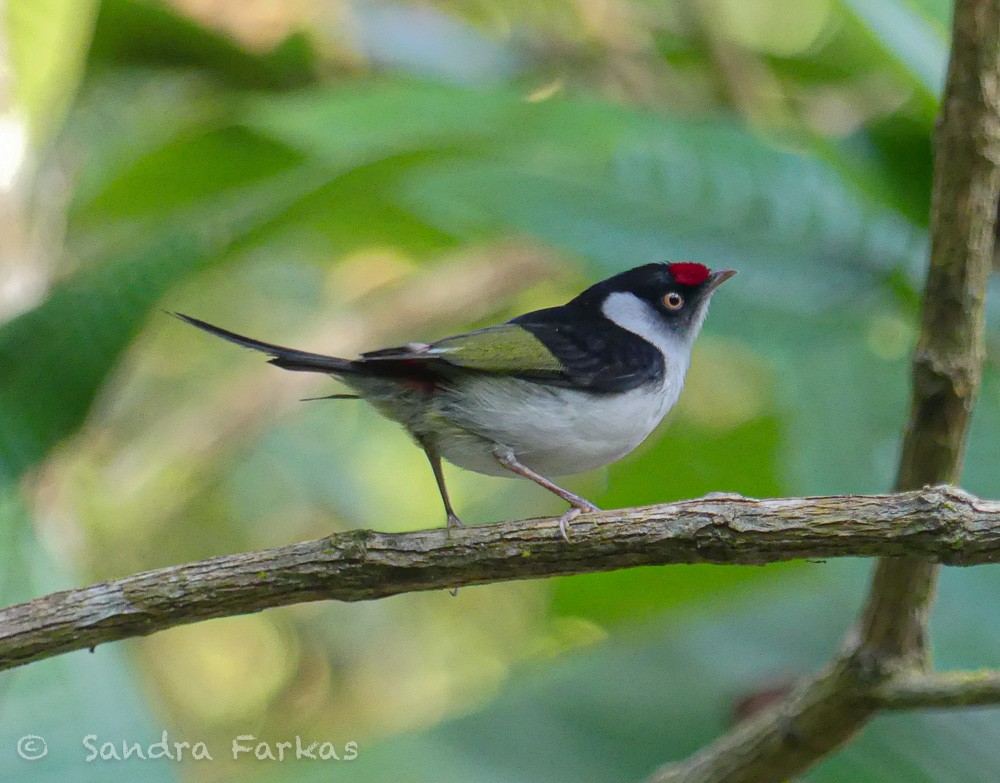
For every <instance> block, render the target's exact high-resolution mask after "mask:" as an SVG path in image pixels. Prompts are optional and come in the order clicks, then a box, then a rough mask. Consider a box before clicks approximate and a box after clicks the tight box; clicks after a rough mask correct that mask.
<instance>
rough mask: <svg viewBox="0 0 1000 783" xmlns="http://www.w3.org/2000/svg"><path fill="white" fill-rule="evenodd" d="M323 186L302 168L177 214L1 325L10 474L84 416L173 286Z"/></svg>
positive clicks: (4, 458) (1, 411)
mask: <svg viewBox="0 0 1000 783" xmlns="http://www.w3.org/2000/svg"><path fill="white" fill-rule="evenodd" d="M324 179H325V177H324ZM315 187H317V176H316V174H315V172H301V171H299V172H294V171H293V172H291V174H286V175H284V176H282V177H275V178H270V179H267V180H265V181H264V182H263V183H262V184H256V185H254V186H252V187H249V188H244V189H241V190H238V191H237V192H235V193H231V194H229V196H228V198H226V199H218V200H216V201H215V202H213V204H212V205H211V207H203V208H198V209H197V210H196V211H195V212H194V213H193V214H185V215H180V216H176V217H175V219H174V220H173V221H172V222H171V223H170V224H169V225H168V226H167V228H165V229H164V230H163V231H162V232H161V233H159V234H158V235H156V236H153V237H151V238H150V239H148V240H147V241H146V242H144V243H143V244H142V245H140V246H139V248H137V249H135V250H133V251H131V252H128V253H126V254H124V255H122V256H121V257H119V258H115V259H111V260H109V261H107V262H105V263H103V264H99V265H96V266H92V267H88V268H85V269H83V270H82V271H81V272H80V273H78V274H77V275H75V276H74V277H72V278H71V279H69V280H68V281H66V282H65V283H63V284H62V285H60V286H59V287H57V288H56V289H55V290H54V291H53V292H52V294H51V296H50V297H49V298H48V299H47V300H46V301H45V302H43V303H42V304H41V305H39V306H38V307H37V308H35V309H34V310H32V311H30V312H28V313H25V314H24V315H22V316H20V317H18V318H16V319H14V320H13V321H11V322H10V323H8V324H6V325H5V326H3V327H2V328H0V367H3V368H4V370H3V372H2V374H0V421H2V422H3V425H2V428H0V476H6V477H8V478H11V479H13V478H16V477H17V476H19V475H20V474H21V473H22V472H23V471H24V470H26V469H27V468H28V467H30V466H31V465H34V464H35V463H37V462H38V461H40V460H41V459H42V458H43V457H44V456H45V455H46V454H47V452H48V451H49V449H51V448H52V447H53V446H54V445H55V444H56V443H58V442H59V441H60V440H61V439H63V438H65V437H66V436H67V435H69V434H70V433H72V432H73V430H74V429H75V428H76V427H77V426H78V425H79V424H80V423H81V422H82V421H83V418H84V416H85V415H86V413H87V411H88V410H89V408H90V404H91V402H92V401H93V399H94V396H95V395H96V393H97V391H98V389H99V388H100V387H101V385H102V383H103V381H104V379H105V377H106V376H107V374H108V372H109V371H110V370H111V369H112V368H113V367H114V366H115V365H116V364H117V362H118V359H119V358H120V356H121V355H122V353H123V352H124V350H125V349H126V348H127V346H128V345H129V343H130V342H131V341H132V339H133V338H134V337H135V335H136V334H137V333H138V331H139V329H140V328H141V326H142V323H143V321H144V320H145V317H146V314H147V313H148V311H149V310H150V308H152V307H153V306H154V305H155V304H156V302H157V301H159V299H160V297H162V296H163V294H164V293H165V292H166V291H167V290H168V288H169V287H170V286H171V285H173V284H174V283H176V282H177V281H178V280H180V279H181V278H182V277H184V276H185V275H187V274H190V273H191V272H192V271H195V270H197V269H200V268H204V267H205V266H206V265H208V264H210V263H213V262H216V261H218V260H220V259H221V258H223V257H224V254H225V252H226V251H227V250H228V249H229V248H231V247H232V246H233V245H234V244H235V243H237V242H239V241H242V240H245V239H246V238H247V237H248V236H250V235H252V233H253V232H254V231H257V230H259V229H260V228H261V227H262V226H263V225H264V224H266V223H267V222H268V221H270V220H273V219H274V218H275V216H277V215H279V214H280V213H281V212H282V211H283V210H285V209H287V208H288V206H289V204H290V203H293V202H294V201H296V200H298V199H299V198H301V197H302V196H304V195H305V194H306V193H308V192H311V191H312V190H314V189H315Z"/></svg>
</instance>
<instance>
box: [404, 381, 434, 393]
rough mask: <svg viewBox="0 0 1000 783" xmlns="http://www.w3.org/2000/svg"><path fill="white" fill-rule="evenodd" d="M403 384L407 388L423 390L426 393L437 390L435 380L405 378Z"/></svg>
mask: <svg viewBox="0 0 1000 783" xmlns="http://www.w3.org/2000/svg"><path fill="white" fill-rule="evenodd" d="M403 385H404V386H405V387H406V388H407V389H413V391H418V392H423V393H424V394H433V393H434V392H435V391H437V384H435V383H434V381H430V380H424V379H422V378H404V379H403Z"/></svg>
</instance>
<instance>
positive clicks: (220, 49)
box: [88, 0, 316, 88]
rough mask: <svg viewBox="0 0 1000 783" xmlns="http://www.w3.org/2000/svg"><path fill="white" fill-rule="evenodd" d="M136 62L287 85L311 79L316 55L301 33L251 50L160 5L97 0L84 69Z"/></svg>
mask: <svg viewBox="0 0 1000 783" xmlns="http://www.w3.org/2000/svg"><path fill="white" fill-rule="evenodd" d="M135 64H139V65H142V66H144V67H149V66H150V65H154V64H157V65H161V66H168V67H171V68H197V69H199V70H202V71H206V72H212V73H215V74H217V75H219V76H222V77H224V78H225V79H226V80H227V81H228V82H229V83H230V84H233V85H237V86H241V87H261V88H279V87H281V88H289V87H294V86H298V85H302V84H307V83H309V82H310V81H312V80H313V78H314V76H315V69H316V57H315V55H314V53H313V52H312V50H311V48H310V46H309V43H308V41H307V39H306V37H305V36H304V35H301V34H296V35H293V36H290V37H289V38H288V39H287V40H286V41H285V42H284V43H283V44H282V45H280V46H278V47H277V48H275V49H272V50H270V51H269V52H266V53H264V54H255V53H253V52H250V51H248V50H247V49H244V48H243V47H241V46H240V45H239V44H238V43H237V42H236V41H234V40H233V39H232V38H229V37H228V36H225V35H223V34H221V33H217V32H215V31H214V30H211V29H209V28H207V27H204V26H202V25H199V24H198V23H197V22H195V21H194V20H193V19H191V18H189V17H187V16H184V15H182V14H180V13H177V12H176V11H174V10H172V9H171V8H170V7H169V5H167V4H165V3H159V2H148V1H147V0H102V2H101V12H100V14H99V15H98V17H97V23H96V27H95V29H94V42H93V46H92V47H91V52H90V63H89V64H88V66H89V69H91V70H95V69H97V68H99V67H102V66H104V67H107V66H110V65H114V66H122V65H135Z"/></svg>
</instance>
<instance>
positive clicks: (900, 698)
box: [874, 669, 1000, 710]
mask: <svg viewBox="0 0 1000 783" xmlns="http://www.w3.org/2000/svg"><path fill="white" fill-rule="evenodd" d="M874 695H875V698H876V700H877V701H878V703H879V706H880V707H881V708H882V709H884V710H912V709H928V708H931V707H938V708H940V707H973V706H976V705H983V704H997V703H998V702H1000V671H993V670H991V669H984V670H982V671H977V672H940V673H937V672H935V673H931V674H925V673H922V672H912V673H907V674H903V675H901V676H899V677H894V678H893V679H891V680H889V681H888V682H886V683H884V684H882V685H881V686H879V688H878V689H877V690H876V691H875V694H874Z"/></svg>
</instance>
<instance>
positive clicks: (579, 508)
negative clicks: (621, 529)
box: [493, 446, 600, 541]
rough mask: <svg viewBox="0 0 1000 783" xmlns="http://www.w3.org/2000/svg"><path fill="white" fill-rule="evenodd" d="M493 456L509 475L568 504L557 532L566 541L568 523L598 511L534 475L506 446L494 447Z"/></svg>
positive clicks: (567, 491)
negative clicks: (587, 513) (532, 482)
mask: <svg viewBox="0 0 1000 783" xmlns="http://www.w3.org/2000/svg"><path fill="white" fill-rule="evenodd" d="M493 456H494V457H496V459H497V462H499V463H500V464H501V465H503V466H504V467H505V468H507V470H509V471H510V472H511V473H516V474H517V475H518V476H523V477H524V478H526V479H531V480H532V481H534V482H535V483H536V484H538V485H539V486H541V487H545V488H546V489H547V490H548V491H549V492H551V493H553V494H554V495H558V496H559V497H561V498H562V499H563V500H565V501H566V502H567V503H569V504H570V508H569V509H568V510H567V511H566V513H565V514H563V515H562V516H561V517H559V532H560V533H562V537H563V538H565V539H566V540H567V541H569V523H570V522H572V521H573V520H574V519H576V518H577V517H578V516H580V514H581V513H582V512H584V511H600V509H599V508H598V507H597V506H595V505H594V504H593V503H591V502H590V501H589V500H587V499H585V498H582V497H580V496H579V495H574V494H573V493H572V492H570V491H569V490H568V489H563V488H562V487H560V486H559V485H558V484H555V483H553V482H551V481H549V480H548V479H547V478H545V476H542V475H539V474H538V473H535V471H533V470H532V469H531V468H526V467H525V466H524V465H522V464H521V463H520V462H518V460H517V457H515V456H514V451H513V450H512V449H510V448H508V447H506V446H496V447H495V448H494V449H493Z"/></svg>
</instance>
